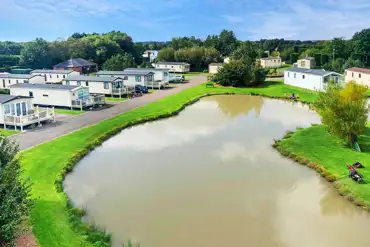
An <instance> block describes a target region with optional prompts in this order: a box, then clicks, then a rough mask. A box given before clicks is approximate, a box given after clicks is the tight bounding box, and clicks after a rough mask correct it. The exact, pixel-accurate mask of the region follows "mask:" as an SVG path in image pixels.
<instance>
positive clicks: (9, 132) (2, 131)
mask: <svg viewBox="0 0 370 247" xmlns="http://www.w3.org/2000/svg"><path fill="white" fill-rule="evenodd" d="M18 133H20V132H19V131H17V130H9V129H0V135H4V136H11V135H15V134H18Z"/></svg>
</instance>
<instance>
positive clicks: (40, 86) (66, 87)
mask: <svg viewBox="0 0 370 247" xmlns="http://www.w3.org/2000/svg"><path fill="white" fill-rule="evenodd" d="M79 87H80V86H70V85H61V84H32V83H18V84H14V85H11V86H10V88H29V89H57V90H67V91H71V90H73V89H76V88H79Z"/></svg>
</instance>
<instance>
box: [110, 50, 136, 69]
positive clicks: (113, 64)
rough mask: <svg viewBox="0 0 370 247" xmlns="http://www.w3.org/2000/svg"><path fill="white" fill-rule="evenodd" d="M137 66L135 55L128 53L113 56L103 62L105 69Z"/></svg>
mask: <svg viewBox="0 0 370 247" xmlns="http://www.w3.org/2000/svg"><path fill="white" fill-rule="evenodd" d="M133 67H135V61H134V57H133V56H131V55H130V54H128V53H124V54H118V55H115V56H112V57H111V58H109V59H108V60H107V61H105V62H104V63H103V70H113V71H120V70H124V69H127V68H133Z"/></svg>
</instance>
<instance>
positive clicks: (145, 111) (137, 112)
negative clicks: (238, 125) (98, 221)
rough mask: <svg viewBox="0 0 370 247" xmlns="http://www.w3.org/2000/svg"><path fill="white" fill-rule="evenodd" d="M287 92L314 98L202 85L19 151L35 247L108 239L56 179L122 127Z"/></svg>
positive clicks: (278, 88)
mask: <svg viewBox="0 0 370 247" xmlns="http://www.w3.org/2000/svg"><path fill="white" fill-rule="evenodd" d="M292 92H294V93H296V94H299V95H300V100H302V101H303V102H306V103H310V102H312V101H313V100H314V99H315V97H316V95H315V94H314V93H312V92H310V91H307V90H303V89H300V88H296V87H292V86H288V85H284V84H283V83H279V82H267V83H265V85H263V86H260V87H258V88H231V87H206V85H205V84H202V85H199V86H196V87H193V88H190V89H187V90H184V91H182V92H180V93H178V94H175V95H172V96H169V97H167V98H164V99H161V100H159V101H156V102H153V103H150V104H147V105H145V106H143V107H140V108H137V109H134V110H131V111H128V112H126V113H124V114H121V115H118V116H115V117H113V118H111V119H108V120H105V121H102V122H100V123H99V124H96V125H93V126H90V127H87V128H84V129H81V130H78V131H75V132H73V133H70V134H68V135H65V136H62V137H59V138H57V139H54V140H52V141H50V142H48V143H44V144H41V145H39V146H37V147H34V148H32V149H29V150H26V151H24V152H23V153H22V167H23V169H24V177H25V178H30V180H31V182H32V183H33V185H32V191H31V193H32V197H33V199H34V200H35V206H34V208H33V209H32V211H31V215H30V218H31V224H32V228H33V233H34V235H35V237H36V239H37V240H38V242H39V244H40V246H41V247H43V246H45V247H48V246H58V247H59V246H60V247H64V246H65V247H67V246H68V247H73V246H76V247H77V246H106V245H105V244H104V245H98V244H97V242H99V241H100V242H102V241H106V240H109V235H108V236H107V235H105V234H104V233H101V232H100V231H96V229H95V228H94V227H89V226H87V225H86V224H84V223H82V222H81V220H80V217H81V216H82V215H83V211H81V210H78V209H75V208H73V207H72V206H71V205H70V203H69V202H68V198H67V196H66V195H65V193H63V188H62V181H63V179H64V176H65V175H66V174H67V173H68V172H70V171H72V169H73V166H74V165H75V164H77V163H78V162H79V160H80V159H82V158H83V157H84V156H85V155H86V154H88V153H89V152H90V151H91V150H93V149H94V148H95V147H96V146H98V145H100V144H101V143H102V142H103V141H105V140H107V139H108V138H110V137H111V136H113V135H115V134H117V133H119V132H120V131H121V130H122V129H124V128H126V127H129V126H132V125H136V124H140V123H144V122H147V121H153V120H157V119H160V118H166V117H169V116H172V115H175V114H177V113H179V112H180V111H181V110H182V109H184V108H185V106H187V105H189V104H192V103H193V102H195V101H197V100H198V99H199V98H201V97H203V96H207V95H217V94H252V95H261V96H266V97H271V98H284V94H290V93H292ZM90 242H94V244H91V243H90ZM104 243H105V242H104Z"/></svg>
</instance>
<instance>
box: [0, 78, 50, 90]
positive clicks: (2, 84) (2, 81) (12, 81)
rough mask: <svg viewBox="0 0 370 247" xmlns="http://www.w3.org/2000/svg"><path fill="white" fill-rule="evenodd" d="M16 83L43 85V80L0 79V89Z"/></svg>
mask: <svg viewBox="0 0 370 247" xmlns="http://www.w3.org/2000/svg"><path fill="white" fill-rule="evenodd" d="M18 83H35V84H45V79H44V77H43V76H35V77H32V78H30V79H24V78H1V77H0V89H6V88H9V86H11V85H15V84H18Z"/></svg>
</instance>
